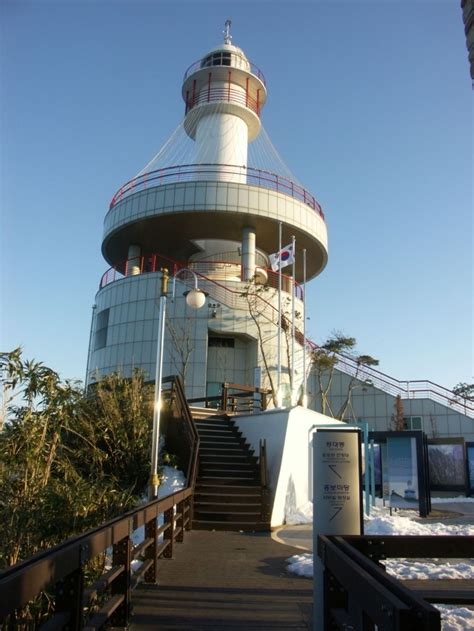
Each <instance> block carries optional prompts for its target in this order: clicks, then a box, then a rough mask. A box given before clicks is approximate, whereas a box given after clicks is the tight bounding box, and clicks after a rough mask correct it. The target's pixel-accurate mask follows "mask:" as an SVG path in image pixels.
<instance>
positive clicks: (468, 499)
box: [431, 495, 474, 504]
mask: <svg viewBox="0 0 474 631" xmlns="http://www.w3.org/2000/svg"><path fill="white" fill-rule="evenodd" d="M463 502H464V503H472V502H474V497H464V495H462V496H459V497H431V503H432V504H453V503H455V504H461V503H463Z"/></svg>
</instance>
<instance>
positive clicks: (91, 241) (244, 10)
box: [0, 0, 473, 387]
mask: <svg viewBox="0 0 474 631" xmlns="http://www.w3.org/2000/svg"><path fill="white" fill-rule="evenodd" d="M0 17H1V24H2V25H1V31H2V32H1V43H0V46H1V49H0V53H1V57H2V60H3V61H2V67H1V78H0V80H1V93H2V96H1V134H2V149H1V208H2V217H1V222H2V223H1V234H2V237H1V238H2V241H1V252H2V254H1V268H2V272H1V280H2V296H1V313H2V322H1V326H2V335H1V347H2V349H11V348H13V347H15V346H17V345H20V344H21V345H23V347H24V350H25V354H26V356H28V357H34V358H36V359H37V360H41V361H43V362H44V363H46V364H47V365H50V366H51V367H52V368H54V369H56V370H58V371H59V372H60V373H61V375H62V376H63V377H71V378H83V376H84V373H85V363H86V353H87V345H88V337H89V325H90V314H91V306H92V304H93V302H94V294H95V292H96V290H97V287H98V282H99V279H100V277H101V275H102V273H103V272H104V271H105V270H106V269H107V264H106V263H105V262H104V260H103V259H102V256H101V254H100V245H101V236H102V222H103V218H104V216H105V213H106V211H107V208H108V203H109V201H110V199H111V197H112V195H113V193H114V192H115V191H116V189H117V188H119V186H120V185H121V184H122V183H124V182H125V181H127V180H128V179H130V177H132V176H134V175H135V174H136V173H137V172H138V171H139V170H140V169H141V168H142V167H143V166H144V165H145V164H146V163H147V162H148V160H149V159H150V158H151V157H152V156H153V155H154V154H155V153H156V152H157V151H158V149H159V148H160V147H161V145H162V144H163V142H164V141H165V140H166V139H167V138H168V136H169V135H170V134H171V132H172V131H173V130H174V129H175V128H176V126H177V125H178V124H179V122H180V121H181V119H182V116H183V113H184V104H183V102H182V100H181V96H180V88H181V81H182V77H183V73H184V71H185V70H186V68H187V67H188V66H189V65H190V64H191V63H192V62H194V61H195V60H197V59H199V58H200V57H201V56H202V55H203V54H204V53H206V52H207V51H208V50H209V49H210V48H212V47H213V46H215V45H217V44H219V43H220V42H221V41H222V34H221V31H222V28H223V24H224V21H225V20H226V19H227V18H230V19H232V22H233V27H232V34H233V38H234V39H233V42H234V43H235V44H236V45H238V46H241V47H242V48H243V49H244V51H245V52H246V54H247V56H248V57H249V59H251V60H252V61H253V62H255V63H256V64H257V65H258V66H259V67H260V68H261V69H262V70H263V72H264V74H265V77H266V79H267V86H268V90H269V98H268V101H267V105H266V107H265V110H264V113H263V123H264V126H265V129H266V130H267V132H268V134H269V135H270V137H271V139H272V141H273V143H274V145H275V146H276V147H277V149H278V150H279V152H280V154H281V156H282V157H283V159H284V161H285V162H286V164H287V165H288V167H289V168H290V170H291V171H292V172H293V173H294V174H295V176H296V177H297V178H298V179H299V180H300V181H301V182H303V183H304V184H305V186H306V187H307V188H308V189H309V190H310V191H311V192H312V193H313V194H314V195H315V196H316V197H317V199H318V200H319V201H320V203H321V204H322V206H323V208H324V210H325V213H326V217H327V223H328V230H329V245H330V253H329V263H328V266H327V268H326V270H325V271H324V272H323V273H322V275H321V276H320V277H318V278H317V279H315V280H314V281H312V283H311V284H310V286H309V290H308V309H309V312H310V315H311V320H310V322H309V327H308V328H309V333H310V334H311V336H312V338H313V339H314V340H315V341H317V342H322V341H324V339H325V338H326V337H327V336H328V335H329V334H330V333H331V331H332V330H342V331H344V332H345V333H347V334H349V335H352V336H354V337H356V338H357V340H358V348H359V350H360V352H363V353H369V354H371V355H373V356H375V357H377V358H378V359H379V360H380V369H381V370H382V371H384V372H387V373H389V374H391V375H393V376H394V377H397V378H399V379H431V380H433V381H435V382H438V383H441V384H442V385H445V386H448V387H449V386H453V385H454V384H456V383H457V382H459V381H472V380H473V366H472V303H471V298H472V190H471V184H472V139H471V128H472V123H471V116H472V112H471V110H472V92H471V84H470V78H469V68H468V61H467V51H466V43H465V38H464V31H463V24H462V15H461V9H460V6H459V2H458V1H457V0H438V1H428V0H418V1H417V0H373V1H366V2H364V1H361V0H352V1H347V2H344V1H338V2H333V1H332V0H327V1H313V2H289V1H288V2H270V1H268V2H266V1H262V0H260V1H258V0H257V1H255V2H251V3H250V2H226V1H221V2H218V3H214V2H212V3H206V2H198V1H196V2H183V1H181V2H179V1H178V2H159V1H156V2H151V1H150V2H142V1H139V0H138V1H135V2H131V1H130V2H126V1H120V0H117V1H115V2H112V1H102V2H100V1H97V2H87V1H84V2H64V1H63V2H61V3H59V2H57V3H56V2H46V1H45V2H42V1H40V0H36V1H29V2H28V1H21V0H17V1H15V2H11V1H8V0H4V1H3V3H2V6H1V16H0Z"/></svg>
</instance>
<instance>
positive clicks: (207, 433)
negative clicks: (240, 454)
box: [197, 427, 242, 438]
mask: <svg viewBox="0 0 474 631" xmlns="http://www.w3.org/2000/svg"><path fill="white" fill-rule="evenodd" d="M197 430H198V434H199V437H200V438H201V437H202V438H208V437H214V436H215V437H216V438H217V437H220V436H222V437H226V436H232V437H234V436H235V437H236V438H240V437H241V436H242V434H241V432H234V431H233V430H232V429H229V428H225V429H214V428H212V429H201V428H200V427H198V428H197Z"/></svg>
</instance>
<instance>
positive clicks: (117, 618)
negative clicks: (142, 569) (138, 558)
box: [110, 522, 133, 627]
mask: <svg viewBox="0 0 474 631" xmlns="http://www.w3.org/2000/svg"><path fill="white" fill-rule="evenodd" d="M132 530H133V524H132V522H130V525H129V534H128V535H127V536H126V537H124V538H123V539H121V540H120V541H118V542H117V543H116V544H114V547H113V553H112V563H113V565H123V566H124V571H123V572H122V573H121V574H120V575H119V576H117V578H116V579H115V580H114V581H113V582H112V585H111V593H112V595H115V594H123V595H124V600H123V602H122V604H121V605H120V606H119V607H117V609H116V610H115V611H114V613H113V614H112V616H111V618H110V622H111V624H112V626H115V627H126V626H128V621H129V618H130V605H131V599H132V587H131V574H132V539H131V537H130V533H131V532H132Z"/></svg>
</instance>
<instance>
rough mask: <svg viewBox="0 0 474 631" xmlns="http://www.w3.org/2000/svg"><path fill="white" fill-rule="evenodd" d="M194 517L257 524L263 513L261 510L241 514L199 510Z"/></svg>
mask: <svg viewBox="0 0 474 631" xmlns="http://www.w3.org/2000/svg"><path fill="white" fill-rule="evenodd" d="M194 517H195V518H196V519H204V520H205V521H228V522H235V521H247V522H252V521H253V522H256V521H260V520H261V518H262V513H261V511H260V510H255V511H246V512H241V513H235V512H233V511H225V510H220V511H218V512H217V511H202V510H197V511H195V512H194Z"/></svg>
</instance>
